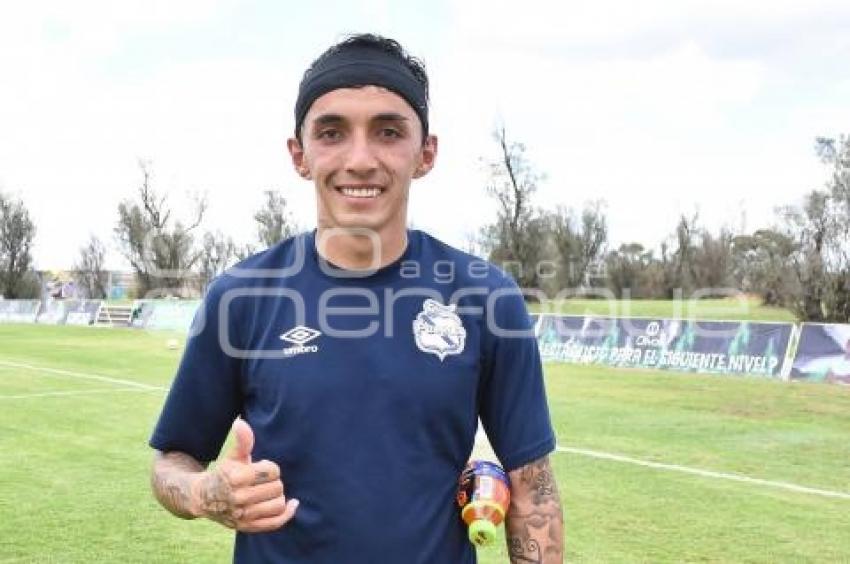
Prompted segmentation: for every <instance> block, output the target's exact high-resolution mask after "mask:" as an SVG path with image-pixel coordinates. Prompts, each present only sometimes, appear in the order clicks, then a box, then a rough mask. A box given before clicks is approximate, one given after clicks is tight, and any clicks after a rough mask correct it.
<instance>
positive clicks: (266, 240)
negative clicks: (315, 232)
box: [254, 190, 297, 247]
mask: <svg viewBox="0 0 850 564" xmlns="http://www.w3.org/2000/svg"><path fill="white" fill-rule="evenodd" d="M263 194H264V195H265V201H264V202H263V207H262V208H260V209H259V210H258V211H257V213H255V214H254V221H256V222H257V239H258V240H259V241H260V244H261V245H263V246H265V247H271V246H272V245H275V244H276V243H278V242H279V241H282V240H283V239H286V238H288V237H291V236H292V235H294V234H295V233H296V232H297V227H296V225H295V222H294V220H293V219H292V215H291V214H290V213H289V211H288V210H287V205H286V198H284V197H283V196H281V195H280V194H279V193H278V192H277V191H275V190H265V191H264V192H263Z"/></svg>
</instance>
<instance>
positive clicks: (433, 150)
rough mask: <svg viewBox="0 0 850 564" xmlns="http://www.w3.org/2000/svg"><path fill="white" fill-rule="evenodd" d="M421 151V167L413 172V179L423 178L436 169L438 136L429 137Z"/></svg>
mask: <svg viewBox="0 0 850 564" xmlns="http://www.w3.org/2000/svg"><path fill="white" fill-rule="evenodd" d="M420 151H421V153H420V155H419V165H418V166H417V167H416V170H415V171H414V172H413V178H422V177H423V176H425V175H426V174H428V173H429V172H430V171H431V169H432V168H434V163H435V162H436V160H437V136H436V135H429V136H428V137H426V138H425V142H424V143H422V149H420Z"/></svg>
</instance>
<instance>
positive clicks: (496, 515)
mask: <svg viewBox="0 0 850 564" xmlns="http://www.w3.org/2000/svg"><path fill="white" fill-rule="evenodd" d="M510 502H511V488H510V482H509V480H508V476H507V475H506V474H505V471H504V470H502V468H501V467H500V466H499V465H498V464H495V463H493V462H487V461H485V460H470V461H469V463H468V464H467V465H466V468H465V469H464V471H463V473H462V474H461V475H460V480H459V483H458V491H457V504H458V507H460V508H461V511H460V515H461V518H462V519H463V522H464V523H466V525H467V527H468V536H469V541H470V542H471V543H472V544H474V545H476V546H487V545H488V544H491V543H492V542H493V541H495V540H496V531H497V528H498V526H499V525H501V524H502V522H503V521H504V520H505V514H507V512H508V507H509V505H510Z"/></svg>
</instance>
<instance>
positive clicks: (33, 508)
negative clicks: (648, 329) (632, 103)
mask: <svg viewBox="0 0 850 564" xmlns="http://www.w3.org/2000/svg"><path fill="white" fill-rule="evenodd" d="M173 338H178V339H183V338H185V337H184V336H183V335H182V334H181V333H168V332H152V331H139V330H132V329H101V328H92V327H69V326H50V325H45V326H38V325H27V326H25V325H0V430H2V434H0V449H2V452H3V453H4V456H3V457H2V458H0V476H3V483H4V486H3V495H2V496H0V562H41V561H49V560H51V559H52V560H61V561H67V562H91V561H115V560H119V559H120V560H124V561H128V562H156V561H162V562H174V561H189V560H191V561H198V562H222V561H228V560H229V557H230V550H231V536H230V534H229V533H228V532H227V531H224V530H221V529H220V528H219V527H217V526H215V525H212V524H210V523H204V522H184V521H180V520H178V519H174V518H172V517H170V516H169V515H167V514H166V513H165V512H164V510H162V509H160V508H159V507H158V506H157V505H156V503H155V502H154V501H153V499H152V498H151V496H150V494H149V487H148V483H147V479H148V476H147V473H148V468H149V463H150V452H149V449H148V448H147V446H146V440H147V435H148V433H149V432H150V429H151V426H152V424H153V422H154V419H155V417H156V415H157V413H158V410H159V407H160V406H161V403H162V400H163V397H164V390H165V389H166V388H167V386H168V385H169V382H170V378H171V376H172V373H173V370H174V367H175V365H176V363H177V361H178V359H179V350H176V351H175V350H169V348H168V347H167V346H166V343H167V342H168V340H170V339H173ZM546 378H547V388H548V392H549V400H550V405H551V411H552V416H553V422H554V425H555V427H556V432H557V435H558V439H559V445H560V446H561V447H562V449H565V450H563V451H561V452H558V453H555V454H553V462H554V467H555V471H556V473H557V475H558V480H559V483H560V484H561V490H562V497H563V499H564V503H565V507H566V512H567V547H568V555H569V556H568V559H569V560H570V561H581V562H610V561H622V562H631V561H653V562H665V561H667V562H673V561H676V562H679V561H751V562H777V561H780V562H781V561H787V562H795V561H830V562H835V561H842V560H846V559H847V558H848V555H850V517H848V516H850V501H848V500H847V499H844V498H841V497H829V496H824V495H818V494H813V493H807V492H805V491H793V490H789V489H783V488H781V487H774V486H772V485H770V484H766V483H760V482H758V481H750V482H748V481H736V480H729V479H724V478H722V477H717V476H714V474H729V475H734V476H743V477H747V478H752V479H755V480H764V481H765V482H781V483H787V484H793V485H797V486H802V487H806V488H811V489H818V490H824V491H831V492H837V493H848V492H850V470H848V467H847V464H846V460H848V458H850V457H848V455H850V444H848V443H850V441H847V437H848V436H850V394H848V390H847V388H845V387H842V386H820V385H809V384H806V383H798V384H788V383H785V382H780V381H773V380H769V379H763V378H740V377H733V376H717V375H697V374H687V375H686V374H678V373H673V372H658V371H650V370H636V369H631V370H626V369H618V368H613V367H606V366H576V365H569V364H547V366H546ZM9 453H12V454H11V455H10V454H9ZM595 454H602V455H603V456H608V458H604V457H603V458H600V457H598V456H594V455H595ZM635 461H636V462H638V463H635ZM639 463H649V464H648V465H647V464H643V465H642V464H639ZM653 464H655V465H656V466H653ZM662 466H679V467H683V468H688V469H697V470H703V471H706V472H707V473H706V474H703V475H700V474H694V473H688V472H683V471H677V470H675V469H673V470H671V469H669V468H664V467H662ZM506 560H507V557H506V555H505V550H504V548H502V547H496V548H494V549H491V550H489V551H486V552H483V553H482V554H481V561H482V562H485V563H490V562H492V563H495V562H505V561H506Z"/></svg>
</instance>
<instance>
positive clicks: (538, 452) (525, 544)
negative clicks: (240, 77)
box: [150, 35, 563, 563]
mask: <svg viewBox="0 0 850 564" xmlns="http://www.w3.org/2000/svg"><path fill="white" fill-rule="evenodd" d="M295 123H296V127H295V136H294V137H293V138H292V139H290V140H289V142H288V148H289V152H290V155H291V158H292V162H293V165H294V166H295V169H296V171H297V172H298V174H299V175H301V176H302V177H303V178H305V179H308V180H310V181H312V182H313V184H314V185H315V190H316V198H317V207H318V227H317V229H316V231H315V232H313V233H308V234H304V235H300V236H298V237H295V238H292V239H288V240H286V241H282V242H281V243H279V244H277V245H275V246H273V247H271V248H270V249H268V250H267V251H265V252H262V253H259V254H258V255H255V256H253V257H251V258H249V259H247V260H246V261H243V262H242V263H240V264H239V265H237V267H234V268H233V269H231V270H230V271H229V272H228V273H226V274H225V275H223V276H222V277H221V278H219V279H218V280H217V281H216V282H215V283H214V284H213V285H212V286H211V288H210V290H209V292H208V295H207V297H206V299H205V300H204V305H203V306H202V308H201V310H200V311H199V314H198V316H197V318H196V322H195V326H194V327H193V336H192V337H191V339H190V340H189V342H188V344H187V348H186V351H185V353H184V355H183V359H182V361H181V364H180V367H179V370H178V373H177V376H176V378H175V381H174V384H173V385H172V388H171V391H170V393H169V396H168V399H167V400H166V404H165V406H164V408H163V412H162V415H161V417H160V420H159V423H158V424H157V427H156V430H155V431H154V434H153V436H152V438H151V441H150V444H151V446H152V447H154V448H155V449H157V451H158V453H157V455H156V458H155V462H154V468H153V476H152V484H153V489H154V492H155V495H156V497H157V499H158V500H159V501H160V502H161V503H162V504H163V505H164V506H165V507H166V508H167V509H168V510H169V511H171V512H172V513H174V514H175V515H178V516H180V517H184V518H194V517H207V518H209V519H213V520H215V521H218V522H220V523H222V524H223V525H225V526H227V527H230V528H234V529H236V530H237V531H238V533H237V535H236V544H235V549H234V560H236V561H239V562H333V563H340V562H347V563H357V562H364V563H365V562H392V563H395V562H405V563H408V562H423V563H424V562H441V563H442V562H450V563H462V562H475V551H474V548H473V546H472V545H471V544H470V543H469V541H468V540H467V539H466V532H465V528H464V525H463V522H462V521H461V519H460V516H459V512H458V510H457V508H456V507H454V504H453V499H454V494H455V489H456V487H457V479H458V477H459V475H460V472H461V470H462V469H463V467H464V465H465V463H466V461H467V459H468V457H469V455H470V452H471V450H472V446H473V440H474V437H475V432H476V427H477V419H478V417H479V416H480V418H481V421H482V423H483V426H484V428H485V430H486V431H487V434H488V436H489V438H490V441H491V443H492V444H493V447H494V450H495V452H496V454H497V455H498V456H499V458H500V460H501V462H502V464H503V465H504V466H505V469H506V470H507V471H508V472H509V474H510V478H511V492H512V496H513V500H512V503H511V507H510V510H509V512H508V518H507V524H506V532H507V538H508V547H509V551H510V554H511V558H512V561H515V562H561V561H562V559H563V517H562V513H561V507H560V501H559V497H558V490H557V486H556V484H555V481H554V478H553V473H552V470H551V467H550V465H549V461H548V458H547V455H548V453H549V452H551V451H552V450H553V448H554V445H555V441H554V434H553V432H552V428H551V425H550V421H549V414H548V410H547V406H546V397H545V391H544V387H543V381H542V371H541V366H540V359H539V354H538V351H537V347H536V342H535V340H534V338H533V336H532V335H531V332H530V322H529V318H528V314H527V312H526V310H525V305H524V303H523V300H522V296H521V294H520V293H519V292H518V290H517V288H516V286H515V284H514V283H513V281H512V280H511V279H510V278H508V277H507V276H506V275H505V274H504V273H503V272H502V271H500V270H498V269H497V268H495V267H492V266H490V265H488V264H487V263H485V262H483V261H480V260H477V259H475V258H474V257H472V256H470V255H466V254H464V253H461V252H459V251H457V250H455V249H452V248H451V247H448V246H447V245H444V244H443V243H440V242H439V241H437V240H436V239H434V238H432V237H430V236H428V235H426V234H424V233H421V232H418V231H409V230H408V229H407V226H406V225H407V202H408V190H409V187H410V183H411V180H412V179H414V178H419V177H422V176H424V175H425V174H427V173H428V172H429V171H430V170H431V168H432V167H433V166H434V162H435V158H436V156H437V139H436V137H434V136H433V135H431V134H430V133H429V130H428V79H427V76H426V74H425V70H424V68H423V67H422V65H421V63H419V62H418V61H417V60H416V59H413V58H411V57H409V56H408V55H407V54H406V53H405V52H404V50H403V49H402V48H401V46H399V45H398V43H396V42H395V41H392V40H389V39H386V38H382V37H378V36H373V35H359V36H354V37H352V38H349V39H348V40H346V41H343V42H342V43H340V44H338V45H335V46H333V47H331V48H330V49H329V50H328V51H326V52H325V53H324V54H323V55H321V56H320V57H319V58H318V59H317V60H316V61H315V62H314V63H313V65H311V67H310V68H309V69H308V70H307V72H306V73H305V75H304V78H303V80H302V82H301V86H300V89H299V96H298V100H297V103H296V107H295ZM234 419H235V421H234ZM230 429H232V432H233V436H234V441H235V443H234V445H233V446H232V448H231V450H230V451H229V453H228V454H227V455H226V456H225V457H224V458H223V459H222V460H220V461H219V462H218V463H217V464H216V465H215V466H214V467H213V468H209V467H208V464H209V462H210V461H212V460H214V459H215V458H216V457H217V456H218V453H219V451H220V449H221V447H222V445H223V443H224V440H225V438H226V436H227V434H228V431H229V430H230ZM258 460H259V461H258Z"/></svg>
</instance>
